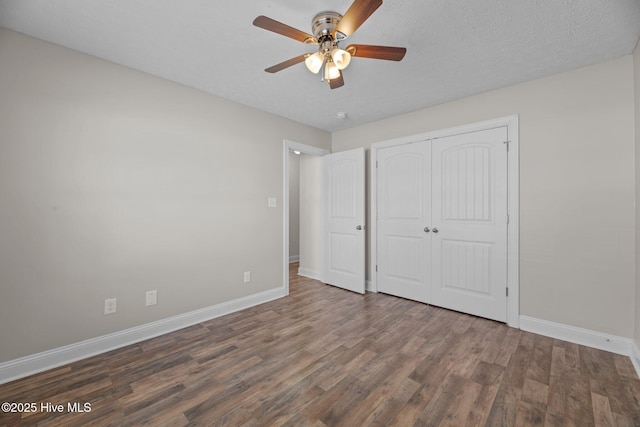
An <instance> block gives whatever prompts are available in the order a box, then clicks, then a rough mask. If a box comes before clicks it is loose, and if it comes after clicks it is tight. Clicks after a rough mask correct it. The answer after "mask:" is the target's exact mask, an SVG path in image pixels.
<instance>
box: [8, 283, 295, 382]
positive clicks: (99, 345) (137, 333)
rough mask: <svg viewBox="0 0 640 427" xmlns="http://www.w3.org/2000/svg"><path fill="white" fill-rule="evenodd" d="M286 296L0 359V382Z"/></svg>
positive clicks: (256, 298)
mask: <svg viewBox="0 0 640 427" xmlns="http://www.w3.org/2000/svg"><path fill="white" fill-rule="evenodd" d="M284 296H286V292H285V290H284V288H276V289H271V290H268V291H264V292H260V293H258V294H255V295H249V296H247V297H243V298H239V299H236V300H233V301H228V302H224V303H221V304H217V305H213V306H210V307H205V308H202V309H199V310H194V311H191V312H189V313H184V314H179V315H177V316H172V317H168V318H166V319H162V320H158V321H155V322H151V323H147V324H144V325H140V326H136V327H133V328H130V329H125V330H123V331H119V332H114V333H112V334H108V335H103V336H101V337H96V338H91V339H88V340H86V341H81V342H78V343H75V344H70V345H67V346H64V347H59V348H55V349H53V350H47V351H44V352H42V353H37V354H33V355H30V356H26V357H22V358H20V359H15V360H10V361H8V362H3V363H0V384H4V383H7V382H9V381H13V380H17V379H20V378H24V377H27V376H29V375H33V374H36V373H38V372H43V371H46V370H48V369H52V368H56V367H59V366H63V365H66V364H68V363H71V362H75V361H77V360H81V359H86V358H87V357H91V356H95V355H97V354H101V353H105V352H107V351H111V350H115V349H117V348H120V347H124V346H127V345H131V344H135V343H137V342H140V341H144V340H147V339H149V338H153V337H157V336H159V335H163V334H166V333H169V332H173V331H176V330H178V329H182V328H186V327H187V326H192V325H195V324H198V323H201V322H204V321H207V320H211V319H214V318H216V317H220V316H224V315H225V314H230V313H234V312H236V311H240V310H243V309H245V308H249V307H253V306H255V305H259V304H263V303H265V302H269V301H272V300H275V299H278V298H282V297H284Z"/></svg>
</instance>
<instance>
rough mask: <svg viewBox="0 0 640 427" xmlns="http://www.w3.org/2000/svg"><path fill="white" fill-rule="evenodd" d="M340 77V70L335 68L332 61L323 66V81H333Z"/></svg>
mask: <svg viewBox="0 0 640 427" xmlns="http://www.w3.org/2000/svg"><path fill="white" fill-rule="evenodd" d="M338 77H340V70H339V69H338V67H336V64H334V63H333V62H332V61H327V64H326V65H325V66H324V79H325V80H333V79H337V78H338Z"/></svg>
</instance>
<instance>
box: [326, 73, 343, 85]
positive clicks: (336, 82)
mask: <svg viewBox="0 0 640 427" xmlns="http://www.w3.org/2000/svg"><path fill="white" fill-rule="evenodd" d="M342 86H344V78H343V77H342V71H340V76H339V77H338V78H337V79H331V80H329V87H330V88H331V89H338V88H339V87H342Z"/></svg>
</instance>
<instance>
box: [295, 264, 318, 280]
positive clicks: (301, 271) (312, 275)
mask: <svg viewBox="0 0 640 427" xmlns="http://www.w3.org/2000/svg"><path fill="white" fill-rule="evenodd" d="M298 276H303V277H308V278H309V279H314V280H319V281H321V282H322V275H321V274H320V273H318V272H317V271H313V270H309V269H308V268H302V267H300V268H298Z"/></svg>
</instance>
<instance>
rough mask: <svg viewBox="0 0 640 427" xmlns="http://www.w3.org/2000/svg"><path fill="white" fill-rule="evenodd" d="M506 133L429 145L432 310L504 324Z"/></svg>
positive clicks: (502, 130) (482, 133)
mask: <svg viewBox="0 0 640 427" xmlns="http://www.w3.org/2000/svg"><path fill="white" fill-rule="evenodd" d="M506 138H507V134H506V128H498V129H491V130H486V131H480V132H473V133H469V134H463V135H457V136H452V137H447V138H440V139H437V140H434V142H433V145H432V156H433V162H432V167H433V169H432V176H433V178H432V179H433V188H432V203H433V204H432V215H433V219H432V221H433V227H434V230H433V231H436V230H437V232H436V233H433V234H432V255H433V258H432V286H431V292H432V299H431V302H432V304H434V305H438V306H441V307H445V308H450V309H453V310H457V311H462V312H465V313H469V314H474V315H478V316H482V317H486V318H490V319H495V320H499V321H506V308H507V299H506V298H507V297H506V286H507V270H506V267H507V147H506V145H505V144H504V141H506Z"/></svg>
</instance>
